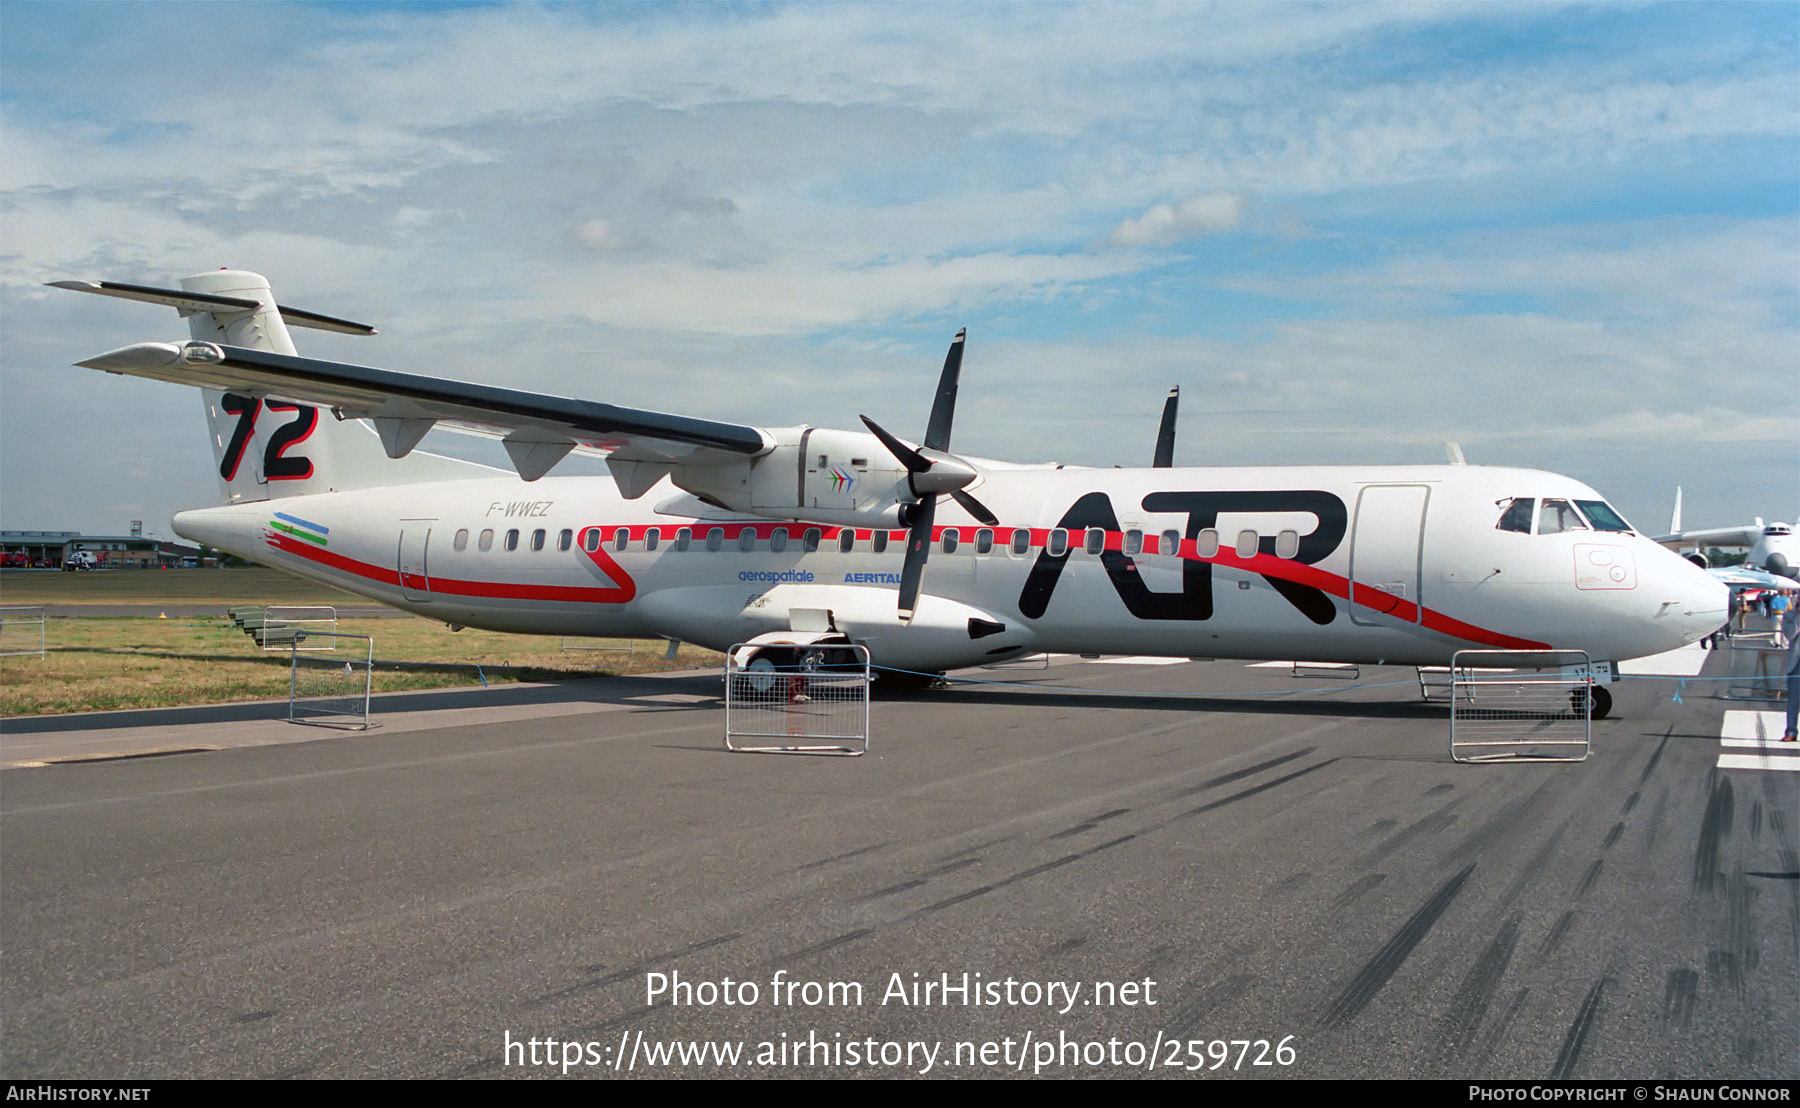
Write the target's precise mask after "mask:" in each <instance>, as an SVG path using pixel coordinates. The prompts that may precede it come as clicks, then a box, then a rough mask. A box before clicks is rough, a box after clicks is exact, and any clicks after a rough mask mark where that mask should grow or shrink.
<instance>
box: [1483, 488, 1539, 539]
mask: <svg viewBox="0 0 1800 1108" xmlns="http://www.w3.org/2000/svg"><path fill="white" fill-rule="evenodd" d="M1500 503H1502V504H1504V505H1505V506H1506V507H1505V509H1504V510H1503V511H1501V513H1500V522H1499V523H1496V524H1494V530H1496V531H1517V532H1519V533H1520V534H1522V535H1529V534H1531V513H1532V511H1533V510H1534V509H1535V508H1536V507H1537V499H1536V498H1535V497H1530V496H1519V497H1514V498H1513V499H1511V500H1502V501H1501V502H1500Z"/></svg>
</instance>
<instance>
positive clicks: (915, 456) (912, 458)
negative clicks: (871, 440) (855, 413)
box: [859, 416, 931, 473]
mask: <svg viewBox="0 0 1800 1108" xmlns="http://www.w3.org/2000/svg"><path fill="white" fill-rule="evenodd" d="M859 418H861V420H862V421H863V425H864V426H866V427H868V429H869V431H870V433H871V434H873V435H874V436H875V437H876V438H878V439H880V440H881V445H883V446H885V447H887V448H888V453H889V454H892V455H893V456H894V457H896V458H898V459H900V464H901V465H903V466H905V467H906V471H907V472H908V473H924V472H925V471H926V470H928V469H930V468H931V461H930V459H928V458H926V457H925V455H923V454H921V453H919V452H918V451H917V450H914V449H913V448H912V447H910V446H908V445H906V444H905V443H903V442H901V441H900V440H899V439H897V438H895V437H894V436H892V435H890V434H888V433H887V432H886V431H883V430H882V429H881V426H880V425H879V424H877V423H876V422H875V421H874V420H872V419H870V418H869V417H868V416H861V417H859Z"/></svg>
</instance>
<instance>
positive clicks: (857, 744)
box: [725, 643, 869, 757]
mask: <svg viewBox="0 0 1800 1108" xmlns="http://www.w3.org/2000/svg"><path fill="white" fill-rule="evenodd" d="M748 646H749V644H746V643H739V644H738V645H737V646H734V647H732V648H731V651H730V652H729V653H728V654H726V655H725V749H727V750H732V751H737V752H740V753H751V754H829V755H838V756H849V757H856V756H858V755H861V754H864V753H867V751H868V749H869V652H868V651H867V650H866V649H864V648H863V647H860V646H840V645H832V646H821V647H791V648H780V647H777V648H775V649H770V648H768V647H763V648H762V649H761V650H760V651H759V652H758V653H756V654H755V655H754V656H753V657H752V658H750V660H749V662H748V664H740V661H741V660H742V659H744V657H745V650H746V647H748ZM746 739H747V740H751V741H750V742H748V743H746V742H744V741H743V740H746ZM770 739H774V740H780V741H776V742H768V741H765V740H770Z"/></svg>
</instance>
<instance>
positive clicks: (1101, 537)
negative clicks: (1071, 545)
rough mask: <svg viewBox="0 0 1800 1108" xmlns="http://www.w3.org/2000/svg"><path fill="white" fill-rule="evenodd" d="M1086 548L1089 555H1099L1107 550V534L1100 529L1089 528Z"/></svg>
mask: <svg viewBox="0 0 1800 1108" xmlns="http://www.w3.org/2000/svg"><path fill="white" fill-rule="evenodd" d="M1086 548H1087V552H1088V553H1089V554H1098V553H1100V552H1101V551H1102V550H1105V549H1106V532H1105V531H1102V530H1100V528H1098V527H1090V528H1088V533H1087V543H1086Z"/></svg>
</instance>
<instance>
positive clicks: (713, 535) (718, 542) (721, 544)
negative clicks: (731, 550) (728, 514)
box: [706, 527, 725, 554]
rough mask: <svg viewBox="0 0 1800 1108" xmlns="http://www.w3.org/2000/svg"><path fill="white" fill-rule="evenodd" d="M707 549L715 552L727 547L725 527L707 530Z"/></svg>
mask: <svg viewBox="0 0 1800 1108" xmlns="http://www.w3.org/2000/svg"><path fill="white" fill-rule="evenodd" d="M706 549H708V550H710V551H712V552H713V553H715V554H716V553H718V552H719V551H721V550H723V549H725V528H723V527H713V528H709V529H708V530H707V532H706Z"/></svg>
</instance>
